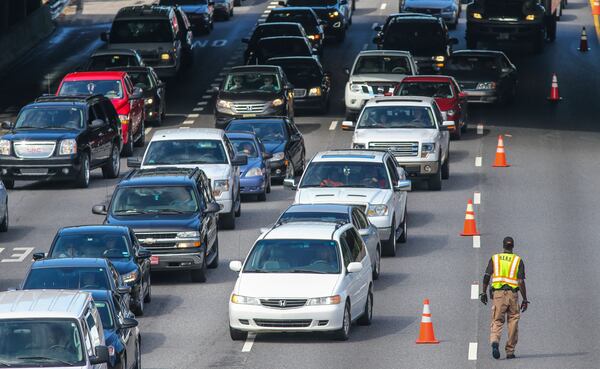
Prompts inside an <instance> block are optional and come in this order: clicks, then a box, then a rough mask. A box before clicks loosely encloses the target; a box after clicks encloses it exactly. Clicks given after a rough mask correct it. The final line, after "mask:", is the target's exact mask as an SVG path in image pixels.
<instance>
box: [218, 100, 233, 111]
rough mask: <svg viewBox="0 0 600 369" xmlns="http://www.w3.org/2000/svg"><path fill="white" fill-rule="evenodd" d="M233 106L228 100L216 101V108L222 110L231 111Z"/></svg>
mask: <svg viewBox="0 0 600 369" xmlns="http://www.w3.org/2000/svg"><path fill="white" fill-rule="evenodd" d="M232 105H233V104H232V103H231V101H229V100H220V99H219V100H217V107H218V108H223V109H231V106H232Z"/></svg>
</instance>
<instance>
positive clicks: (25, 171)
mask: <svg viewBox="0 0 600 369" xmlns="http://www.w3.org/2000/svg"><path fill="white" fill-rule="evenodd" d="M21 174H25V175H45V174H48V169H47V168H32V169H21Z"/></svg>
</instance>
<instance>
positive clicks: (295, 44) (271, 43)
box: [258, 38, 312, 60]
mask: <svg viewBox="0 0 600 369" xmlns="http://www.w3.org/2000/svg"><path fill="white" fill-rule="evenodd" d="M258 52H259V54H260V56H261V57H262V58H263V59H264V60H267V59H269V58H277V57H283V56H311V55H312V52H311V50H310V48H309V46H308V45H307V44H306V41H305V39H294V38H278V39H262V40H260V41H259V43H258Z"/></svg>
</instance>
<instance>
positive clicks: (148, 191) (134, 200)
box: [111, 186, 198, 216]
mask: <svg viewBox="0 0 600 369" xmlns="http://www.w3.org/2000/svg"><path fill="white" fill-rule="evenodd" d="M111 211H112V212H113V213H114V214H115V215H121V216H124V215H139V214H181V213H194V212H197V211H198V204H197V202H196V194H195V192H194V191H193V190H192V189H191V188H189V187H183V186H163V187H158V186H157V187H150V186H149V187H121V188H119V189H118V190H117V193H116V195H115V197H114V200H113V202H112V203H111Z"/></svg>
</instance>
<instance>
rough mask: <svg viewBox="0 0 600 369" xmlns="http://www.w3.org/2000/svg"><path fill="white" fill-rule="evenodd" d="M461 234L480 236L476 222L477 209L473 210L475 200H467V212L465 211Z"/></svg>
mask: <svg viewBox="0 0 600 369" xmlns="http://www.w3.org/2000/svg"><path fill="white" fill-rule="evenodd" d="M460 235H461V236H479V232H477V224H476V223H475V211H473V200H471V199H469V202H467V212H466V213H465V223H464V226H463V231H462V233H461V234H460Z"/></svg>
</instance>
